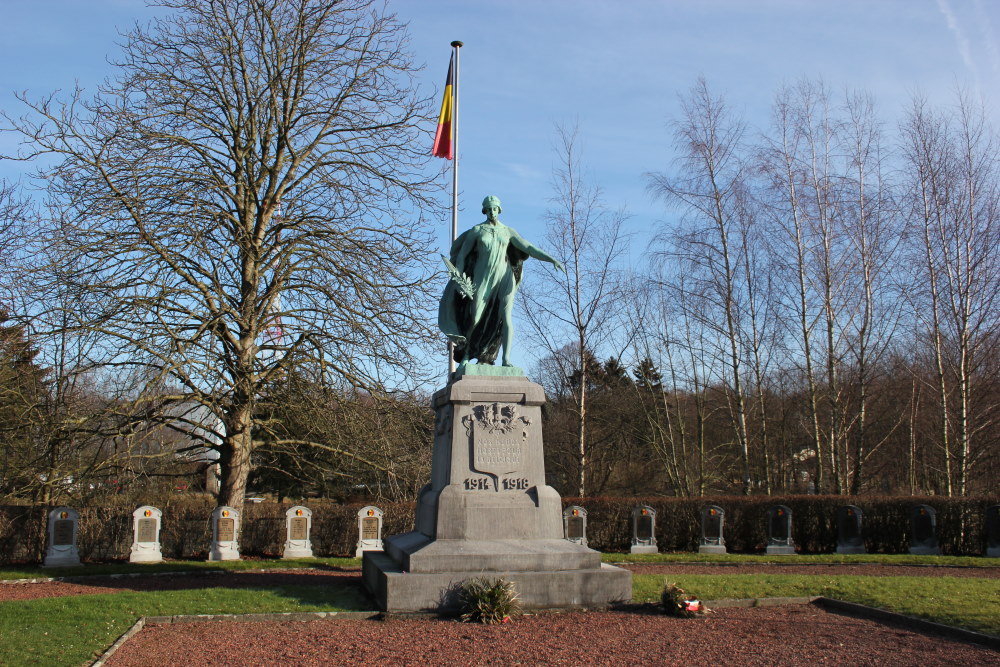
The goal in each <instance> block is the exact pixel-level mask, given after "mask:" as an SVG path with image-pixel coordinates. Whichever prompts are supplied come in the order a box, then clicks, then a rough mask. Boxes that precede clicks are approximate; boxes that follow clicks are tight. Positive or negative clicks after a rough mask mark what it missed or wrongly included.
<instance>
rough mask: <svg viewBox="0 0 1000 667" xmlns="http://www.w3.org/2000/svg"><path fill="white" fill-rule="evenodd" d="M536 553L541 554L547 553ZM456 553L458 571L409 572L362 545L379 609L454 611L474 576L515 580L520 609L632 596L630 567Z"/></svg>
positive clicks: (596, 604) (590, 604) (602, 603)
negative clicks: (501, 563)
mask: <svg viewBox="0 0 1000 667" xmlns="http://www.w3.org/2000/svg"><path fill="white" fill-rule="evenodd" d="M566 544H567V545H570V544H571V543H570V542H566ZM526 549H528V547H526ZM588 551H589V549H588ZM593 553H595V554H596V553H597V552H593ZM520 554H521V555H523V554H525V550H521V552H520ZM539 555H540V556H541V557H542V559H543V560H545V556H546V555H551V554H539ZM455 556H456V558H461V559H462V561H463V565H464V568H463V569H462V570H460V571H459V570H455V571H449V572H410V571H407V570H404V569H403V568H402V566H401V565H400V563H399V562H397V561H395V560H394V559H393V558H391V557H390V556H389V555H388V554H387V553H385V552H383V551H366V552H365V555H364V559H363V561H362V573H363V576H364V581H365V586H367V588H368V590H369V591H371V593H372V595H373V596H374V598H375V602H376V604H377V605H378V607H379V609H382V610H383V611H390V612H414V611H425V612H426V611H430V612H437V613H455V612H457V611H459V597H458V590H459V588H460V587H461V585H462V583H463V582H465V581H467V580H469V579H475V578H478V577H487V578H497V577H503V578H504V579H506V580H508V581H511V582H513V584H514V589H515V590H516V591H517V595H518V600H519V601H520V602H521V607H522V608H524V609H570V608H584V609H595V608H604V607H607V606H608V605H610V604H612V603H616V602H625V601H628V600H629V599H631V597H632V573H631V572H629V571H628V570H623V569H621V568H617V567H614V566H611V565H607V564H600V565H599V566H598V567H596V568H591V569H569V570H566V569H538V570H530V571H529V570H516V569H515V570H492V569H482V568H480V567H478V566H477V565H478V563H479V561H478V559H477V558H475V557H472V556H467V555H460V554H455ZM598 558H599V555H598Z"/></svg>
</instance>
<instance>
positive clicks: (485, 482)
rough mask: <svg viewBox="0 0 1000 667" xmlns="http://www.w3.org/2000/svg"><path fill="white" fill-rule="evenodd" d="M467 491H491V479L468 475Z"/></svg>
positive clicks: (466, 480)
mask: <svg viewBox="0 0 1000 667" xmlns="http://www.w3.org/2000/svg"><path fill="white" fill-rule="evenodd" d="M465 490H466V491H489V490H490V480H489V478H488V477H467V478H465Z"/></svg>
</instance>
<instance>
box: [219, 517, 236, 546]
mask: <svg viewBox="0 0 1000 667" xmlns="http://www.w3.org/2000/svg"><path fill="white" fill-rule="evenodd" d="M217 526H218V528H217V530H218V539H217V541H218V542H232V541H233V540H234V539H236V520H235V519H233V518H231V517H229V518H225V517H223V518H220V519H219V522H218V524H217Z"/></svg>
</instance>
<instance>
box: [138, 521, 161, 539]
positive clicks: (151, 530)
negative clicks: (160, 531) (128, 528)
mask: <svg viewBox="0 0 1000 667" xmlns="http://www.w3.org/2000/svg"><path fill="white" fill-rule="evenodd" d="M136 532H137V535H136V538H135V541H136V542H155V541H156V519H139V530H138V531H136Z"/></svg>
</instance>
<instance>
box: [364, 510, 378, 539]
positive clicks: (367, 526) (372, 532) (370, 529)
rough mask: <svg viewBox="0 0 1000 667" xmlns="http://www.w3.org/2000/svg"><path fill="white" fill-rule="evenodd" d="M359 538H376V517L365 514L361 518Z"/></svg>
mask: <svg viewBox="0 0 1000 667" xmlns="http://www.w3.org/2000/svg"><path fill="white" fill-rule="evenodd" d="M361 539H363V540H377V539H378V517H374V516H366V517H364V518H363V519H361Z"/></svg>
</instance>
